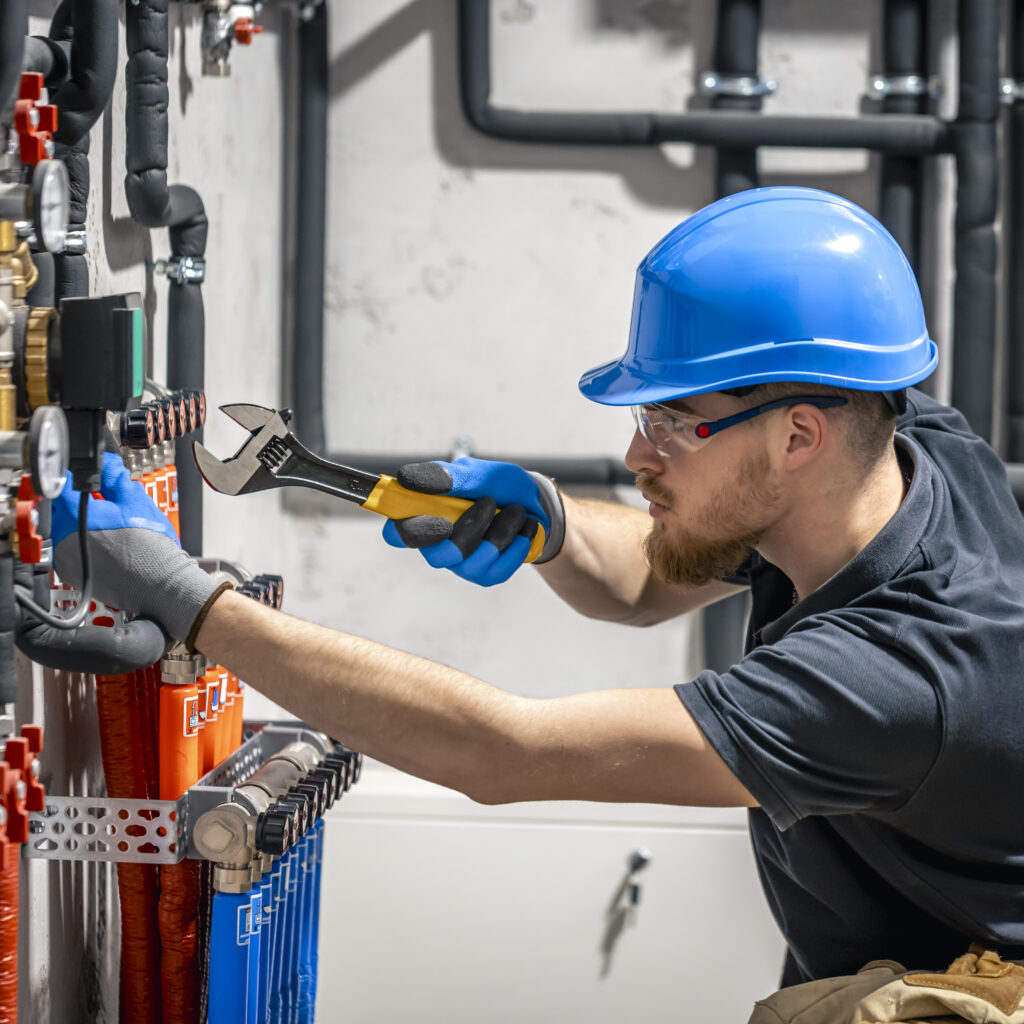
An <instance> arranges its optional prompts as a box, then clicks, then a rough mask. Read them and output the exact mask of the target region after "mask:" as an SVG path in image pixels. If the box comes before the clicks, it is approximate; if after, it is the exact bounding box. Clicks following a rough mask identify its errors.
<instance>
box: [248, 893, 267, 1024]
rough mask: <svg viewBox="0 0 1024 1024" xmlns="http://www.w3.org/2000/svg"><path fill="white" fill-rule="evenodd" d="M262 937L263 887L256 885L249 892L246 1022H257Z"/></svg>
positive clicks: (252, 1023) (255, 1023) (251, 1023)
mask: <svg viewBox="0 0 1024 1024" xmlns="http://www.w3.org/2000/svg"><path fill="white" fill-rule="evenodd" d="M262 939H263V889H262V888H261V887H260V886H258V885H254V886H253V887H252V890H251V891H250V893H249V969H248V979H247V980H248V983H247V985H246V1003H245V1024H257V1017H256V1014H257V1012H258V1007H259V991H260V949H261V946H262Z"/></svg>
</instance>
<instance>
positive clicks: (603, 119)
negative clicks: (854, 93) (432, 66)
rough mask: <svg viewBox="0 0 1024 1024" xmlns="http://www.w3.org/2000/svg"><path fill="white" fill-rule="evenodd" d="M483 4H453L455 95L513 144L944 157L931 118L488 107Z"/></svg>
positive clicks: (473, 0)
mask: <svg viewBox="0 0 1024 1024" xmlns="http://www.w3.org/2000/svg"><path fill="white" fill-rule="evenodd" d="M490 8H491V4H490V0H459V5H458V51H459V95H460V99H461V102H462V109H463V112H464V114H465V116H466V119H467V120H468V121H469V123H470V124H471V125H473V126H474V127H475V128H476V129H477V130H478V131H480V132H482V133H484V134H485V135H490V136H492V137H494V138H499V139H506V140H509V141H516V142H543V143H549V144H551V145H564V146H574V145H576V146H655V145H659V144H661V143H663V142H691V143H696V144H697V145H705V146H724V147H726V148H738V149H751V148H755V147H758V146H797V147H808V148H812V149H873V150H878V151H880V152H893V153H907V154H913V153H937V152H948V151H950V149H951V147H952V139H951V136H950V131H949V126H948V125H946V124H945V123H944V122H943V121H941V120H940V119H939V118H937V117H928V116H903V117H899V116H897V115H890V116H885V115H882V114H877V115H870V114H869V115H864V116H860V117H792V116H784V115H779V116H772V117H762V116H760V115H758V114H756V113H748V112H743V111H726V110H698V111H693V112H690V113H687V114H651V113H616V114H576V113H532V112H524V111H519V110H508V109H500V108H497V107H493V106H491V103H490V94H491V67H490Z"/></svg>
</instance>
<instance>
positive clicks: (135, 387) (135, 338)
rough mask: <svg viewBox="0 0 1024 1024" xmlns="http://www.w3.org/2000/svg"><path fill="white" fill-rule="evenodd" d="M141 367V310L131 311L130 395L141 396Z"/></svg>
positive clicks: (143, 382)
mask: <svg viewBox="0 0 1024 1024" xmlns="http://www.w3.org/2000/svg"><path fill="white" fill-rule="evenodd" d="M143 369H144V368H143V365H142V310H141V309H133V310H132V394H133V395H141V394H142V388H143V386H144V384H145V380H144V377H145V374H144V372H143Z"/></svg>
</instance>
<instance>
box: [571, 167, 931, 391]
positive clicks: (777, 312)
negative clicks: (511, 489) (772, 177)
mask: <svg viewBox="0 0 1024 1024" xmlns="http://www.w3.org/2000/svg"><path fill="white" fill-rule="evenodd" d="M938 359H939V356H938V349H937V347H936V345H935V342H934V341H932V340H931V338H929V337H928V328H927V326H926V325H925V322H924V309H923V307H922V305H921V293H920V290H919V289H918V287H917V281H916V280H915V279H914V272H913V271H912V270H911V269H910V264H909V263H908V262H907V259H906V257H905V256H904V255H903V252H902V251H901V250H900V247H899V246H898V245H897V244H896V240H895V239H894V238H893V237H892V235H890V234H889V232H888V231H886V230H885V228H884V227H882V225H881V224H879V223H878V221H877V220H875V218H874V217H872V216H871V215H870V214H869V213H866V212H865V211H864V210H862V209H861V208H860V207H859V206H856V205H855V204H854V203H851V202H849V200H846V199H842V198H840V197H839V196H834V195H831V194H830V193H828V192H820V191H818V190H817V189H810V188H790V187H779V188H759V189H751V190H750V191H748V192H740V193H738V194H736V195H732V196H729V197H727V198H726V199H720V200H719V201H718V202H716V203H712V204H711V205H710V206H706V207H705V208H704V209H703V210H700V211H699V212H698V213H695V214H694V215H693V216H692V217H690V218H689V220H686V221H684V222H683V223H682V224H680V225H679V226H678V227H677V228H675V229H674V230H673V231H671V232H669V234H667V235H666V236H665V237H664V238H663V239H662V240H661V241H660V242H659V243H658V244H657V245H656V246H655V247H654V248H653V249H652V250H651V251H650V252H649V253H648V254H647V256H646V258H645V259H644V261H643V263H641V264H640V267H639V269H638V270H637V275H636V290H635V292H634V295H633V319H632V323H631V324H630V329H629V346H628V348H627V349H626V353H625V355H624V356H622V358H621V359H616V360H615V361H613V362H610V363H604V364H603V365H601V366H597V367H595V368H594V369H592V370H589V371H588V372H587V373H585V374H584V375H583V377H582V378H581V379H580V390H581V391H582V392H583V394H584V395H585V396H586V397H587V398H590V399H593V400H594V401H595V402H601V403H602V404H604V405H639V404H641V403H644V402H661V401H667V400H669V399H672V398H682V397H684V396H685V395H695V394H699V393H701V392H704V391H722V390H725V389H727V388H736V387H742V386H744V385H750V384H761V383H765V382H767V381H812V382H814V383H816V384H830V385H832V386H834V387H841V388H854V389H859V390H864V391H897V390H898V389H900V388H905V387H907V386H909V385H911V384H916V383H917V382H918V381H920V380H923V379H924V378H925V377H927V376H928V375H929V374H930V373H931V372H932V371H933V370H934V369H935V366H936V364H937V363H938Z"/></svg>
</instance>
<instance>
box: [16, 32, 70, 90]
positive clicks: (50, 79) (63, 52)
mask: <svg viewBox="0 0 1024 1024" xmlns="http://www.w3.org/2000/svg"><path fill="white" fill-rule="evenodd" d="M21 70H22V71H35V72H38V73H39V74H40V75H42V76H43V84H44V85H45V86H46V88H47V89H56V88H58V87H59V86H60V85H61V84H62V83H63V82H65V81H67V78H68V75H69V74H70V72H71V41H70V40H64V41H63V42H57V40H55V39H48V38H47V37H46V36H29V37H28V38H27V39H26V40H25V52H24V54H23V55H22V58H21Z"/></svg>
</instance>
